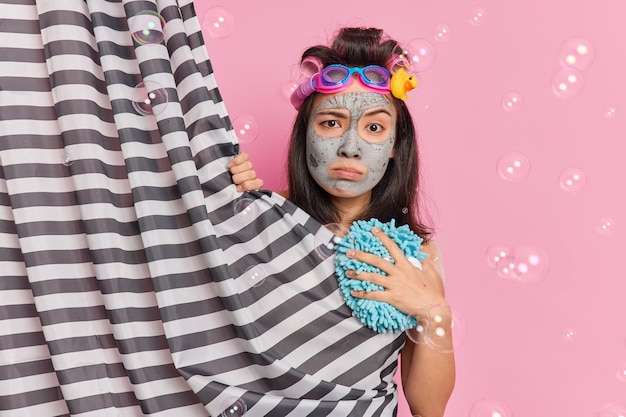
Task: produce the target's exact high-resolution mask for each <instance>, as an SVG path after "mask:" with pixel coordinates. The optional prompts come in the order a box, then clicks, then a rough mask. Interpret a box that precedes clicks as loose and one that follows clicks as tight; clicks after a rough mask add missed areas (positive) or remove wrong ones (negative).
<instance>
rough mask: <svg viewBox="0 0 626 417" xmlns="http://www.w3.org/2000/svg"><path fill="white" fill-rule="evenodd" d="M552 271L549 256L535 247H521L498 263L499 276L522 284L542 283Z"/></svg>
mask: <svg viewBox="0 0 626 417" xmlns="http://www.w3.org/2000/svg"><path fill="white" fill-rule="evenodd" d="M549 270H550V263H549V260H548V256H547V254H546V253H545V252H544V251H543V250H542V249H541V248H539V247H537V246H534V245H529V244H527V245H521V246H518V247H516V248H515V249H513V253H512V254H511V255H510V256H505V257H503V258H501V259H500V260H499V261H498V262H497V263H496V271H497V273H498V275H499V276H500V277H502V278H505V279H511V280H514V281H518V282H522V283H530V282H539V281H542V280H543V279H544V278H545V277H546V276H547V275H548V272H549Z"/></svg>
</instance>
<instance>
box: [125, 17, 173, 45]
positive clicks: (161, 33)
mask: <svg viewBox="0 0 626 417" xmlns="http://www.w3.org/2000/svg"><path fill="white" fill-rule="evenodd" d="M128 28H129V30H130V34H131V36H132V37H133V39H134V40H135V41H136V42H137V43H138V44H139V45H147V44H155V43H160V42H161V41H162V40H163V39H164V38H165V19H163V16H161V15H160V14H158V13H157V12H155V11H152V10H146V11H143V12H141V13H137V14H136V15H135V16H132V17H131V18H130V19H128Z"/></svg>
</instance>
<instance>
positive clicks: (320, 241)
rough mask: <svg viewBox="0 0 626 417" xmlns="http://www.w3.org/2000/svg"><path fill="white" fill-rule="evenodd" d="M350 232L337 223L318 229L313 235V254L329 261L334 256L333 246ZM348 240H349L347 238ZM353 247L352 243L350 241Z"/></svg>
mask: <svg viewBox="0 0 626 417" xmlns="http://www.w3.org/2000/svg"><path fill="white" fill-rule="evenodd" d="M348 234H350V230H348V229H347V228H346V227H344V226H342V225H341V224H339V223H329V224H327V225H324V227H323V228H320V229H319V230H318V231H317V233H316V234H315V238H314V243H315V252H316V253H317V255H318V256H319V257H320V258H321V259H324V260H326V259H331V258H333V256H334V255H335V246H336V245H337V243H339V242H340V241H341V239H343V238H344V237H345V236H346V235H348ZM349 239H350V238H349ZM352 246H353V247H354V242H353V241H352Z"/></svg>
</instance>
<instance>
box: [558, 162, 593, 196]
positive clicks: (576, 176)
mask: <svg viewBox="0 0 626 417" xmlns="http://www.w3.org/2000/svg"><path fill="white" fill-rule="evenodd" d="M586 183H587V175H585V173H584V172H583V170H581V169H578V168H567V169H565V170H564V171H563V172H561V176H560V177H559V184H560V185H561V189H562V190H563V191H567V192H568V193H572V194H578V193H579V192H581V191H582V189H583V188H585V184H586Z"/></svg>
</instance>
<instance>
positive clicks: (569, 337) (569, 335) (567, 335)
mask: <svg viewBox="0 0 626 417" xmlns="http://www.w3.org/2000/svg"><path fill="white" fill-rule="evenodd" d="M563 340H565V341H566V342H573V341H574V340H576V330H574V329H565V331H564V332H563Z"/></svg>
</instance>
